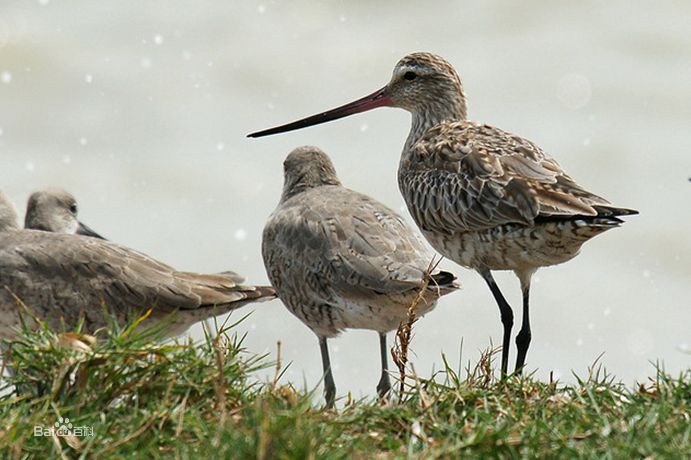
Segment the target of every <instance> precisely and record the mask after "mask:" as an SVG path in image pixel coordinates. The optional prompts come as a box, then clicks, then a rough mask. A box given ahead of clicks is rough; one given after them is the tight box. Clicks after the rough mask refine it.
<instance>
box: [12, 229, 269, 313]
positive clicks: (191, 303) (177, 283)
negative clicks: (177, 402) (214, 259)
mask: <svg viewBox="0 0 691 460" xmlns="http://www.w3.org/2000/svg"><path fill="white" fill-rule="evenodd" d="M18 236H20V237H21V238H22V240H21V242H19V244H20V245H21V248H20V250H19V251H17V254H20V256H21V261H20V262H18V263H22V264H27V265H28V266H31V267H33V271H32V273H35V276H36V278H37V279H40V277H41V276H42V275H45V277H46V279H52V280H55V278H56V277H59V278H63V279H62V280H56V281H57V282H63V283H67V282H71V283H72V284H73V285H74V288H73V289H75V290H76V291H86V290H93V291H94V292H96V293H98V294H99V297H101V298H102V299H103V301H104V302H105V303H106V305H109V306H115V305H124V306H141V307H152V306H156V307H160V308H170V309H178V308H181V309H190V308H198V307H201V306H209V305H223V304H229V303H232V302H235V301H238V300H243V299H247V298H255V297H258V296H259V295H258V291H257V289H256V288H255V287H252V286H249V287H245V286H239V285H238V284H237V283H236V282H235V279H234V276H230V275H223V274H215V275H204V274H196V273H186V272H178V271H176V270H175V269H174V268H173V267H171V266H169V265H166V264H164V263H162V262H159V261H157V260H155V259H152V258H151V257H148V256H146V255H145V254H142V253H140V252H138V251H135V250H133V249H130V248H127V247H126V246H122V245H119V244H116V243H112V242H109V241H104V240H98V239H95V238H87V237H81V236H77V235H61V234H54V233H47V232H33V231H24V232H21V235H20V234H18Z"/></svg>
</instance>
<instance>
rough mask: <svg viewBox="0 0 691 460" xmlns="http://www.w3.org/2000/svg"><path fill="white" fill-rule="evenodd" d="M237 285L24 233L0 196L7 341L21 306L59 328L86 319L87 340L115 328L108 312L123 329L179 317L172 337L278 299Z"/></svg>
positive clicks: (95, 243) (111, 249) (86, 240)
mask: <svg viewBox="0 0 691 460" xmlns="http://www.w3.org/2000/svg"><path fill="white" fill-rule="evenodd" d="M235 279H236V275H234V274H233V275H224V274H199V273H189V272H180V271H177V270H175V269H174V268H172V267H170V266H169V265H166V264H163V263H161V262H158V261H157V260H155V259H153V258H151V257H149V256H146V255H144V254H142V253H140V252H138V251H135V250H133V249H130V248H128V247H125V246H122V245H119V244H116V243H112V242H109V241H106V240H101V239H97V238H90V237H85V236H81V235H69V234H68V235H66V234H58V233H50V232H45V231H38V230H25V229H21V228H20V227H19V225H18V224H17V215H16V212H15V210H14V208H13V206H12V204H11V203H10V202H9V200H7V198H6V197H5V195H4V194H3V193H2V192H0V337H12V336H13V335H14V330H13V328H14V327H16V326H18V325H19V324H20V314H21V313H22V307H21V303H24V304H25V305H26V306H27V307H28V308H29V309H30V310H31V311H32V312H33V313H34V314H35V315H36V316H37V317H38V318H40V319H42V320H43V321H45V322H47V323H48V325H49V326H51V327H53V328H61V327H67V328H74V327H75V326H76V325H77V324H78V323H79V321H80V319H83V320H84V323H83V326H84V329H85V330H86V331H88V332H93V331H94V330H96V329H99V328H102V327H107V326H108V325H109V324H110V323H109V318H108V315H107V314H106V312H105V310H104V307H105V309H107V310H109V311H111V312H112V313H113V314H114V315H115V317H116V319H117V320H118V321H119V322H120V323H124V322H125V321H126V320H127V318H128V317H131V315H136V316H135V317H137V316H141V315H142V314H144V312H146V311H147V310H148V309H151V310H152V312H151V314H150V316H149V319H148V320H147V321H151V320H154V321H155V320H160V319H163V318H164V317H166V316H168V315H169V314H170V313H172V312H174V311H176V310H177V311H178V314H177V315H175V316H174V317H173V321H174V322H173V324H171V325H170V328H169V329H168V330H167V331H166V333H167V335H169V336H172V335H177V334H180V333H182V332H184V330H186V329H187V328H188V327H189V326H191V325H192V324H194V323H195V322H197V321H201V320H203V319H205V318H208V317H211V316H215V315H220V314H223V313H226V312H228V311H229V310H233V309H235V308H238V307H240V306H242V305H244V304H245V303H247V302H250V301H253V300H260V299H263V298H273V297H275V293H274V290H273V289H272V288H270V287H268V286H242V285H238V284H237V283H236V282H235ZM26 317H27V316H26V315H25V318H26Z"/></svg>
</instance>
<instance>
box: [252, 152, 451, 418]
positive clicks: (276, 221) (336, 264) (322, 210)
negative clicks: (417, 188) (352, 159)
mask: <svg viewBox="0 0 691 460" xmlns="http://www.w3.org/2000/svg"><path fill="white" fill-rule="evenodd" d="M283 166H284V185H283V194H282V195H281V199H280V201H279V204H278V207H277V208H276V210H275V211H274V212H273V213H272V214H271V216H270V217H269V219H268V222H267V223H266V226H265V227H264V233H263V237H262V255H263V258H264V266H265V267H266V271H267V273H268V276H269V279H270V280H271V284H272V285H273V287H274V288H275V289H276V293H277V294H278V297H279V298H280V299H281V300H282V301H283V303H285V305H286V307H287V308H288V310H290V311H291V313H293V314H294V315H295V316H297V317H298V318H299V319H300V320H301V321H302V322H303V323H305V324H306V325H307V326H308V327H309V328H310V329H311V330H312V331H313V332H314V333H315V334H316V335H317V337H318V339H319V347H320V350H321V356H322V365H323V369H324V386H325V396H326V402H327V405H328V406H333V404H334V398H335V394H336V386H335V384H334V380H333V375H332V371H331V365H330V360H329V351H328V346H327V339H329V338H331V337H335V336H337V335H338V334H339V333H341V332H342V331H343V330H345V329H368V330H374V331H377V332H378V333H379V344H380V354H381V364H382V373H381V378H380V380H379V383H378V385H377V391H378V393H379V395H380V396H383V395H384V394H386V393H387V392H388V391H389V389H390V387H391V384H390V381H389V375H388V372H387V368H388V366H387V349H386V333H387V332H389V331H391V330H394V329H396V328H398V327H399V325H400V324H401V322H403V321H405V320H406V318H407V313H408V308H409V307H410V306H411V304H412V303H413V302H414V301H415V300H416V298H418V295H419V294H422V295H421V299H422V300H421V301H420V302H419V304H418V306H417V310H416V314H417V315H418V316H419V315H423V314H425V313H427V312H429V311H430V310H431V309H432V308H434V307H435V305H436V301H437V299H438V298H439V297H440V296H442V295H445V294H448V293H450V292H453V291H454V290H456V289H457V288H458V285H457V283H456V282H455V279H456V278H455V276H454V275H453V274H451V273H449V272H444V271H439V270H436V269H434V270H431V269H430V263H431V261H432V259H433V255H432V254H430V253H429V252H428V251H427V250H426V249H425V247H424V246H423V244H422V242H421V240H420V239H419V238H418V237H417V236H416V235H415V233H414V232H413V230H412V229H411V228H410V227H409V226H408V225H406V223H405V222H404V221H403V219H402V218H401V217H400V216H398V215H397V214H396V213H395V212H394V211H392V210H391V209H389V208H388V207H386V206H384V205H383V204H381V203H379V202H378V201H376V200H374V199H372V198H370V197H368V196H366V195H363V194H361V193H358V192H355V191H352V190H349V189H347V188H345V187H343V186H342V185H341V182H340V180H339V179H338V176H337V175H336V171H335V169H334V167H333V164H332V163H331V160H330V159H329V157H328V156H327V155H326V154H325V153H324V152H322V151H321V150H320V149H318V148H316V147H309V146H307V147H300V148H297V149H295V150H293V151H292V152H291V153H290V154H289V155H288V157H287V158H286V160H285V162H284V163H283Z"/></svg>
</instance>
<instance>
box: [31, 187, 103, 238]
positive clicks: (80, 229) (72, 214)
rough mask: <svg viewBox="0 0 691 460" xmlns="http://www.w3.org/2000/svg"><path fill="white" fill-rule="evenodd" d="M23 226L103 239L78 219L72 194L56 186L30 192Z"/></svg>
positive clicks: (75, 202)
mask: <svg viewBox="0 0 691 460" xmlns="http://www.w3.org/2000/svg"><path fill="white" fill-rule="evenodd" d="M24 228H28V229H33V230H43V231H46V232H53V233H68V234H75V233H76V234H78V235H85V236H92V237H94V238H100V239H105V238H103V237H102V236H101V235H99V234H98V233H96V232H95V231H93V230H91V229H90V228H89V227H88V226H86V225H85V224H84V223H83V222H81V221H80V220H79V218H78V217H77V200H76V199H75V198H74V196H72V194H71V193H69V192H67V191H65V190H62V189H58V188H50V189H46V190H40V191H38V192H34V193H32V194H31V196H30V197H29V202H28V203H27V205H26V216H25V218H24Z"/></svg>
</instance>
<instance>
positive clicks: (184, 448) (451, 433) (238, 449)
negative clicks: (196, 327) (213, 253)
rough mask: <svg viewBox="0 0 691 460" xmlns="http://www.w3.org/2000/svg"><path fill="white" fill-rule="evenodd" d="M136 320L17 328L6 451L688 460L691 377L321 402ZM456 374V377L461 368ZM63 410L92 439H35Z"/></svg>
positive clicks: (232, 355) (603, 378)
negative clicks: (163, 338) (96, 330)
mask: <svg viewBox="0 0 691 460" xmlns="http://www.w3.org/2000/svg"><path fill="white" fill-rule="evenodd" d="M159 332H160V331H156V330H147V331H143V332H139V331H138V330H135V329H134V328H133V327H129V328H125V329H117V328H115V329H114V330H113V332H103V333H100V334H98V335H97V338H96V339H95V340H94V338H92V337H91V336H86V335H81V334H78V333H62V334H58V333H55V332H53V331H50V330H47V329H45V328H44V329H41V330H38V331H36V332H30V331H24V332H23V334H22V336H21V338H20V339H18V340H16V341H15V342H13V343H12V344H11V348H10V350H9V351H8V352H7V357H8V362H9V365H10V366H11V367H13V368H15V369H17V372H16V373H15V375H14V377H12V378H11V379H10V382H9V384H11V388H10V387H8V388H6V389H5V392H6V393H7V394H5V395H4V396H3V397H2V398H0V458H94V457H96V458H147V459H148V458H190V459H196V458H207V457H211V458H260V459H264V458H300V459H302V458H363V459H364V458H408V457H412V458H439V457H441V458H459V457H463V458H487V457H492V458H514V457H550V458H553V457H561V458H646V457H647V458H690V457H691V410H690V409H691V370H688V371H686V372H685V373H683V374H682V375H680V376H670V375H667V374H666V373H664V372H662V371H660V370H658V371H656V372H655V375H654V377H652V378H651V379H650V381H649V382H647V383H646V384H645V385H642V386H638V387H635V388H627V387H626V386H624V385H622V384H620V383H617V382H615V380H614V379H613V378H612V377H610V376H608V375H607V374H606V373H605V372H604V371H602V370H598V369H593V371H592V372H591V373H590V375H588V376H587V377H585V378H582V379H579V380H578V383H577V384H575V385H562V384H559V383H555V382H552V383H549V382H540V381H538V380H535V379H533V378H531V377H525V378H517V377H512V378H509V379H508V380H506V381H504V382H501V381H496V380H495V379H494V378H493V377H492V358H493V356H492V355H491V354H486V355H484V356H481V357H480V359H479V362H478V364H477V366H475V367H474V368H472V369H466V370H464V371H463V372H462V373H460V372H458V371H454V370H452V369H451V368H449V367H447V368H446V369H445V370H444V371H443V372H440V373H438V374H436V375H434V376H431V377H430V378H427V379H423V378H420V377H412V376H411V377H409V378H407V379H406V382H407V384H406V387H405V391H404V394H403V395H402V396H401V395H398V394H396V395H394V396H393V397H392V398H391V400H390V401H388V402H380V401H377V400H375V399H366V400H355V401H348V402H346V404H345V407H341V408H340V409H339V410H338V411H328V410H324V409H322V400H321V394H313V393H310V392H306V391H301V390H296V389H295V388H294V387H293V386H292V385H291V384H290V383H287V382H284V381H283V379H282V378H281V375H280V369H277V371H276V373H277V375H276V378H275V379H274V381H271V382H259V381H258V380H257V378H256V377H255V375H254V373H255V371H257V370H258V369H261V368H266V367H270V366H275V363H271V362H268V361H267V360H266V359H265V358H264V357H258V356H256V355H253V354H252V353H250V352H248V351H247V350H245V349H243V347H242V337H237V336H234V335H233V334H232V328H227V329H226V330H225V331H224V332H223V333H222V334H221V335H220V338H219V339H216V340H212V339H210V338H207V340H206V341H205V342H203V343H201V344H197V345H193V344H191V343H183V344H180V343H172V344H171V343H155V342H154V343H152V337H154V336H156V335H157V334H159ZM459 374H462V375H459ZM59 417H67V418H69V420H70V423H72V424H73V426H75V427H76V426H88V427H93V432H94V433H93V434H94V435H93V436H81V437H80V436H71V437H70V436H67V437H64V436H57V437H53V436H34V426H36V425H38V426H43V427H49V426H51V425H52V424H53V423H54V422H55V421H56V420H58V418H59Z"/></svg>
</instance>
